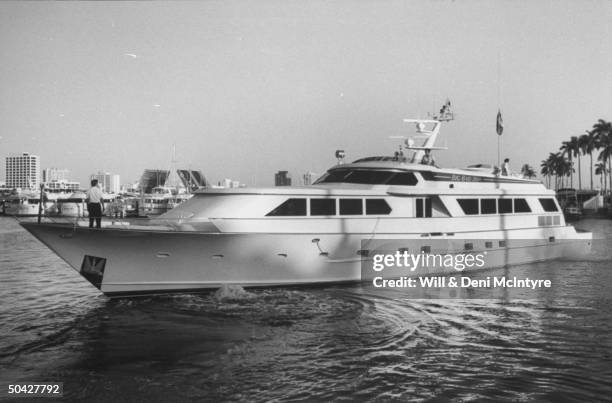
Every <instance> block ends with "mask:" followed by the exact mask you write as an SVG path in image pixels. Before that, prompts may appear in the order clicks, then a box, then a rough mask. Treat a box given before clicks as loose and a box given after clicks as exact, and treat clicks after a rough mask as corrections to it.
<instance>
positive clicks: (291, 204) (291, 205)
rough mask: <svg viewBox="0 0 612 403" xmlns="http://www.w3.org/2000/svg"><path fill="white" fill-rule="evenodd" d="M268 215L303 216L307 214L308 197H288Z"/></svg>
mask: <svg viewBox="0 0 612 403" xmlns="http://www.w3.org/2000/svg"><path fill="white" fill-rule="evenodd" d="M266 215H267V216H301V215H306V199H288V200H285V202H284V203H283V204H281V205H280V206H278V207H277V208H275V209H274V210H272V211H270V212H269V213H268V214H266Z"/></svg>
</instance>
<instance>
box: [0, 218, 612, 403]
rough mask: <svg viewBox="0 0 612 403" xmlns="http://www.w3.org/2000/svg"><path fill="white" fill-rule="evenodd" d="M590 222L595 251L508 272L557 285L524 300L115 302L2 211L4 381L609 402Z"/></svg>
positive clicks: (340, 290) (362, 297)
mask: <svg viewBox="0 0 612 403" xmlns="http://www.w3.org/2000/svg"><path fill="white" fill-rule="evenodd" d="M578 226H579V227H582V228H587V229H592V230H594V231H596V232H597V233H600V234H603V235H604V236H605V237H607V239H606V240H604V241H603V242H600V243H597V244H596V246H595V250H594V252H593V254H592V256H591V257H589V258H588V259H587V260H579V261H577V260H561V261H559V260H558V261H554V262H546V263H539V264H533V265H525V266H518V267H512V268H510V269H509V270H510V272H509V274H510V275H517V276H525V275H532V274H535V273H537V274H538V276H539V277H540V278H549V279H552V280H553V282H554V284H555V285H556V286H555V287H554V288H553V289H552V290H549V291H548V292H539V291H534V292H531V291H530V292H527V293H526V294H525V298H511V299H504V298H500V299H492V300H481V299H478V300H476V299H474V300H472V299H429V300H428V299H408V298H405V295H403V294H402V292H401V291H391V290H388V289H387V290H373V289H371V288H366V287H363V286H360V285H349V286H341V287H340V286H335V287H327V288H304V289H264V290H256V291H250V290H247V291H245V290H242V289H231V288H230V289H225V290H220V291H218V292H215V293H208V294H204V295H184V296H175V297H168V296H166V297H155V298H143V299H135V300H127V299H124V300H109V299H107V298H105V297H104V296H102V295H100V293H99V292H98V290H96V289H95V288H93V287H92V286H91V285H89V283H87V282H86V281H85V280H83V279H81V277H80V276H79V275H78V274H77V273H76V272H75V271H74V270H72V269H71V268H69V267H68V266H67V265H66V264H65V263H64V262H63V261H62V260H60V259H59V258H57V257H56V256H55V255H54V254H52V253H51V252H50V251H49V250H47V249H46V247H44V246H43V245H42V244H40V243H39V242H38V241H36V240H35V239H34V238H33V237H32V236H30V235H29V234H28V233H26V232H25V231H23V230H22V229H21V228H20V227H19V226H18V225H17V223H16V222H15V221H14V220H13V219H11V218H8V217H0V301H1V304H0V323H2V327H1V328H0V385H3V386H2V387H3V388H5V387H6V386H5V385H6V384H8V383H11V382H25V381H37V382H40V381H55V382H63V383H64V399H65V400H84V399H86V400H94V401H130V402H131V401H177V400H182V401H189V400H192V401H240V400H248V401H285V400H292V401H295V400H339V401H355V400H375V399H377V400H382V401H389V400H391V401H393V400H398V401H422V400H436V401H447V400H453V401H457V400H490V401H532V400H537V401H567V400H580V401H602V400H608V399H609V396H610V395H612V337H611V336H610V335H611V334H612V309H611V307H612V293H611V292H610V287H612V264H611V263H612V247H610V246H612V242H611V241H610V239H612V221H606V220H583V221H581V222H580V223H579V224H578ZM532 277H534V276H533V275H532ZM0 392H1V393H0V399H6V396H7V395H6V392H5V391H0Z"/></svg>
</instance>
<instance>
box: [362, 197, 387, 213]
mask: <svg viewBox="0 0 612 403" xmlns="http://www.w3.org/2000/svg"><path fill="white" fill-rule="evenodd" d="M389 213H391V207H389V204H387V202H386V201H385V199H366V214H368V215H378V214H380V215H388V214H389Z"/></svg>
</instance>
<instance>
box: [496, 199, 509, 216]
mask: <svg viewBox="0 0 612 403" xmlns="http://www.w3.org/2000/svg"><path fill="white" fill-rule="evenodd" d="M497 202H498V203H497V209H498V211H499V214H507V213H512V199H499V200H498V201H497Z"/></svg>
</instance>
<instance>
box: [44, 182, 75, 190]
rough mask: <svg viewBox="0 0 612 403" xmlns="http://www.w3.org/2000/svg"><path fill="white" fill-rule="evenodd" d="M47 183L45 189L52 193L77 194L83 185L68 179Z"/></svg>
mask: <svg viewBox="0 0 612 403" xmlns="http://www.w3.org/2000/svg"><path fill="white" fill-rule="evenodd" d="M44 183H45V188H46V189H47V190H49V191H51V192H77V191H78V190H80V189H81V183H80V182H75V181H69V180H66V179H60V180H52V181H48V182H44Z"/></svg>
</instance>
